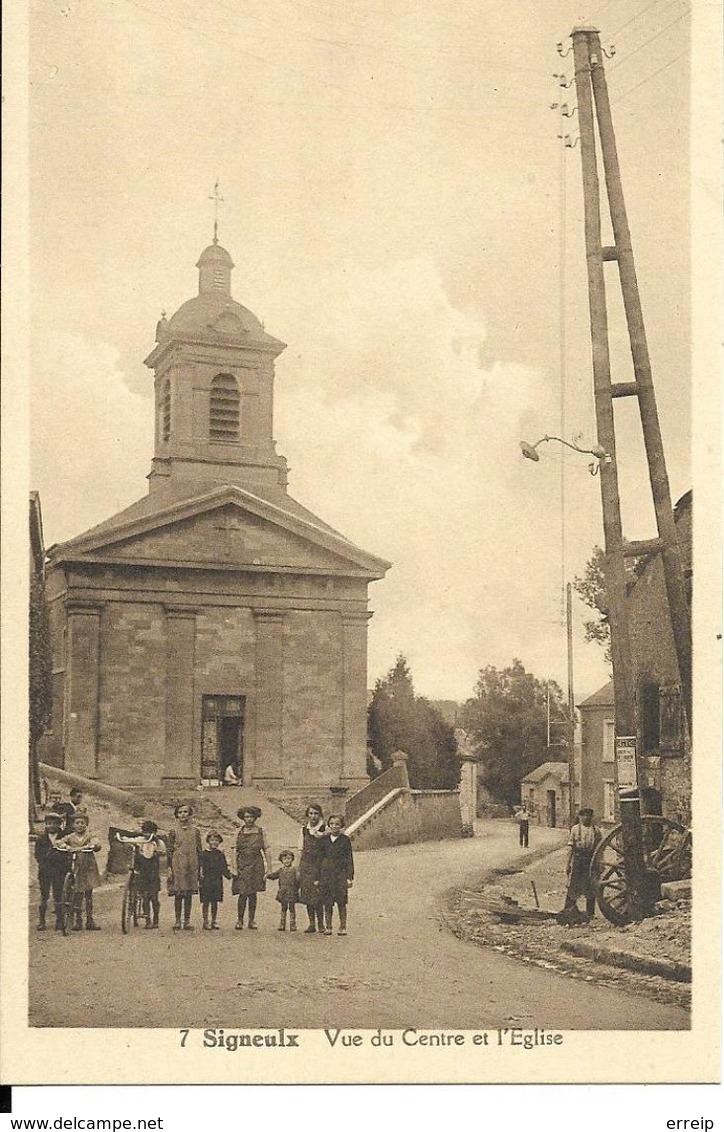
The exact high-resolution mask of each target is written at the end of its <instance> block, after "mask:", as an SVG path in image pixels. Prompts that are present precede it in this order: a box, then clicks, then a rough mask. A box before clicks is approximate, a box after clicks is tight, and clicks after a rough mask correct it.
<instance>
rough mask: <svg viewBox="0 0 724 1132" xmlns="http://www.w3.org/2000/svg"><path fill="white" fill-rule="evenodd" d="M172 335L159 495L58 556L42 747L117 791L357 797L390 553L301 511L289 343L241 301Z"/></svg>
mask: <svg viewBox="0 0 724 1132" xmlns="http://www.w3.org/2000/svg"><path fill="white" fill-rule="evenodd" d="M230 265H231V260H230V258H229V257H228V253H226V252H224V251H223V249H221V248H219V247H218V245H212V247H211V248H209V249H207V250H206V252H204V253H203V254H202V257H201V259H200V260H199V264H198V266H199V277H200V293H199V296H198V297H197V298H196V299H192V300H189V302H188V303H185V304H184V305H183V306H182V307H181V308H180V310H179V311H178V312H177V313H176V315H174V316H173V317H172V318H171V319H170V320H169V321H166V320H165V318H164V319H162V321H161V323H159V326H158V329H157V343H158V344H157V346H156V348H155V349H154V351H153V352H152V354H151V355H150V357H149V358H148V359H147V364H148V365H149V366H150V367H151V368H153V369H154V370H155V387H156V397H155V411H156V445H155V455H154V459H153V463H152V470H151V474H150V476H149V484H150V489H149V494H148V495H147V496H146V497H144V498H143V499H141V500H139V501H138V502H137V503H135V504H132V505H131V507H129V508H127V509H126V510H125V511H123V512H121V513H120V514H118V515H116V516H114V517H113V518H111V519H109V520H107V521H106V522H104V523H101V524H100V525H99V526H97V527H95V528H93V529H92V530H91V531H88V532H86V533H85V534H83V535H80V536H78V537H77V538H75V539H73V540H71V541H70V542H68V543H65V544H63V545H61V546H57V547H54V548H53V550H52V552H51V553H50V556H49V557H50V569H49V575H48V600H49V604H50V619H51V633H52V639H53V697H54V715H53V731H52V734H51V735H50V736H49V737H48V739H47V740H46V743H45V744H44V757H45V758H46V760H48V761H50V762H52V763H53V764H54V765H56V766H60V767H64V768H65V769H66V770H68V771H71V772H75V773H78V774H81V775H84V776H86V777H88V778H95V779H101V780H103V781H105V782H108V783H111V784H114V785H117V786H145V787H148V786H155V785H160V784H164V783H167V784H169V785H179V786H180V785H189V784H192V783H196V782H198V781H199V780H210V781H215V780H218V778H219V777H220V775H221V774H222V773H223V771H224V769H225V766H226V765H227V764H228V763H231V764H232V765H236V766H237V767H238V768H239V769H240V771H241V776H242V779H243V781H244V782H245V783H246V784H253V785H255V786H257V787H259V788H261V789H263V790H266V791H268V792H270V793H274V794H275V795H276V796H282V797H283V796H284V793H285V791H286V790H289V791H290V792H292V793H294V792H299V791H300V790H306V789H308V790H309V791H310V792H314V791H315V789H318V790H320V791H322V792H325V791H328V790H330V789H335V790H339V791H343V790H345V788H346V789H347V790H349V791H350V792H351V791H353V790H356V789H358V788H359V787H360V786H362V785H364V784H365V783H366V782H367V781H368V779H367V774H366V767H365V760H366V684H367V622H368V618H369V617H370V616H371V614H370V613H369V612H368V608H367V606H368V593H367V591H368V586H369V583H370V582H371V581H373V580H375V579H379V578H382V577H383V576H384V574H385V572H386V570H387V569H388V567H389V563H387V562H384V561H383V560H382V559H379V558H376V557H374V556H373V555H370V554H368V553H367V552H365V551H362V550H360V549H359V548H358V547H355V546H354V545H353V544H352V543H350V542H349V541H348V540H347V539H346V538H344V537H343V536H342V535H340V534H339V533H338V532H337V531H335V530H333V529H332V528H331V527H329V526H327V525H326V524H325V523H323V522H322V520H320V519H318V518H317V517H316V516H315V515H313V514H312V513H311V512H309V511H307V510H306V508H304V507H302V506H301V505H300V504H299V503H297V502H296V500H294V499H293V498H292V497H291V496H290V495H288V493H287V490H286V480H287V475H286V462H285V460H284V458H283V457H281V456H278V455H277V454H276V451H275V444H274V440H273V438H272V405H273V378H274V367H273V359H274V357H275V356H276V355H277V354H278V353H279V352H280V351H281V349H283V343H281V342H279V341H278V340H277V339H273V338H271V336H269V335H267V334H266V332H265V331H264V330H263V328H262V326H261V323H259V322H258V320H257V319H255V318H254V316H253V315H251V313H250V312H248V311H246V310H245V308H243V307H241V306H240V304H238V303H235V302H234V301H233V300H232V299H231V296H230V284H229V279H230V270H231V267H230Z"/></svg>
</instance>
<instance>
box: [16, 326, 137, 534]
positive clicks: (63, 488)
mask: <svg viewBox="0 0 724 1132" xmlns="http://www.w3.org/2000/svg"><path fill="white" fill-rule="evenodd" d="M118 358H119V354H118V351H117V350H116V349H115V348H114V347H113V346H111V345H109V344H108V343H107V342H98V341H90V340H88V339H86V338H83V337H81V336H79V335H76V334H69V333H62V332H61V333H59V334H52V335H50V334H49V335H47V336H45V335H44V336H42V337H38V338H37V339H36V344H35V350H34V360H33V370H32V379H31V437H32V449H31V486H32V487H33V488H35V489H36V490H38V491H40V494H41V500H42V506H43V520H44V524H45V530H46V538H47V541H48V544H49V545H50V544H52V543H53V542H62V541H64V540H65V539H68V538H72V537H73V536H74V535H78V534H80V533H81V532H82V531H84V530H87V529H88V528H89V527H91V526H93V525H94V524H95V523H99V522H101V521H102V520H103V519H107V518H109V516H111V515H112V514H114V513H115V512H116V511H120V510H121V509H122V508H123V507H125V506H127V505H128V504H129V503H132V502H133V500H134V499H139V498H140V497H141V496H143V495H145V493H146V487H147V485H146V483H145V480H144V477H145V476H146V475H147V474H148V471H149V469H150V466H151V456H152V454H153V402H152V400H151V398H150V397H142V396H140V395H139V394H137V393H133V392H131V390H130V389H129V388H128V385H127V384H126V379H125V375H124V374H123V372H122V371H121V370H120V369H119V365H118Z"/></svg>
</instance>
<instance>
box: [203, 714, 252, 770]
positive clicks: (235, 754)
mask: <svg viewBox="0 0 724 1132" xmlns="http://www.w3.org/2000/svg"><path fill="white" fill-rule="evenodd" d="M244 708H245V697H244V696H203V697H202V700H201V780H202V782H208V783H216V784H218V783H221V782H224V781H225V779H226V777H227V768H228V767H231V768H232V771H233V777H234V778H236V779H237V780H238V781H240V782H241V781H243V778H244ZM232 781H233V779H232Z"/></svg>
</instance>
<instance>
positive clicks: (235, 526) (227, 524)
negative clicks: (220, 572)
mask: <svg viewBox="0 0 724 1132" xmlns="http://www.w3.org/2000/svg"><path fill="white" fill-rule="evenodd" d="M214 530H215V531H219V532H220V536H219V539H218V543H219V550H220V552H221V553H222V554H223V556H224V558H231V556H232V554H233V553H236V554H240V553H241V551H243V549H244V528H243V525H242V523H241V520H240V519H239V518H238V517H237V516H236V515H230V514H223V513H222V514H221V515H220V516H219V518H218V520H217V522H215V523H214Z"/></svg>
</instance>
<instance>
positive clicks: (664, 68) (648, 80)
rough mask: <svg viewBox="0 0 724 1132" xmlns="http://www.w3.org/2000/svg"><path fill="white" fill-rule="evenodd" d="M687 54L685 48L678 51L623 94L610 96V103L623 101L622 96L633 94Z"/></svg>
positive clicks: (626, 96)
mask: <svg viewBox="0 0 724 1132" xmlns="http://www.w3.org/2000/svg"><path fill="white" fill-rule="evenodd" d="M688 54H689V51H688V49H687V50H686V51H682V52H680V53H679V54H678V55H676V56H675V57H674V58H673V59H669V62H668V63H664V65H663V67H659V69H658V70H657V71H654V72H653V73H652V74H650V75H647V76H646V78H644V79H641V81H640V82H637V83H636V85H635V86H632V87H631V88H630V89H629V90H627V91H625V92H624V93H623V94H619V95H618V96H617V97H616V98H612V99H611V104H612V105H613V104H614V103H617V102H623V100H624V98H628V96H629V95H630V94H633V92H634V91H635V90H638V89H639V87H642V86H645V84H646V83H648V82H651V80H652V79H655V78H656V76H657V75H660V74H661V72H662V71H667V70H668V69H669V67H673V65H674V63H678V62H679V60H680V59H683V58H684V57H685V56H687V55H688Z"/></svg>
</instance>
